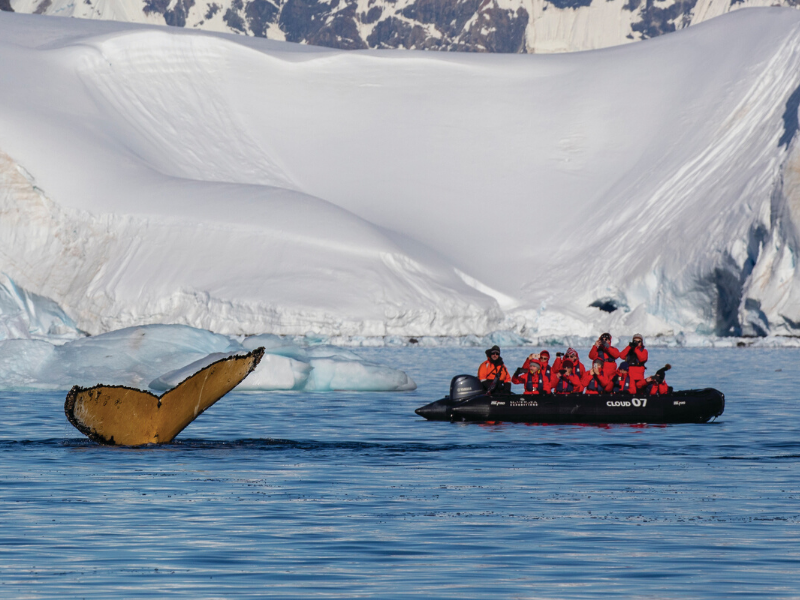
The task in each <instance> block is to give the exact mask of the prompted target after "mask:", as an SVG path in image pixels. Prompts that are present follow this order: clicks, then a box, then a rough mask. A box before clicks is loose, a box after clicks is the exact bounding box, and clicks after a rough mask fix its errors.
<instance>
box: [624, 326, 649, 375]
mask: <svg viewBox="0 0 800 600" xmlns="http://www.w3.org/2000/svg"><path fill="white" fill-rule="evenodd" d="M619 357H620V359H621V360H624V361H625V362H626V363H628V372H629V373H630V375H631V378H632V379H635V380H636V381H639V382H643V381H644V370H645V363H646V362H647V348H645V347H644V338H642V336H641V334H639V333H637V334H636V335H634V336H633V339H631V342H630V344H628V345H627V346H625V347H624V348H623V349H622V351H621V352H620V353H619Z"/></svg>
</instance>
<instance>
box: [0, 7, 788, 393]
mask: <svg viewBox="0 0 800 600" xmlns="http://www.w3.org/2000/svg"><path fill="white" fill-rule="evenodd" d="M0 39H2V40H3V42H2V45H0V78H2V80H3V81H14V82H15V85H13V86H2V87H0V215H2V218H0V272H3V273H5V274H6V275H7V277H8V278H9V280H10V281H13V282H14V285H16V286H17V287H18V289H24V290H26V291H27V293H29V294H30V295H31V296H30V297H31V298H34V297H35V298H41V299H44V300H48V301H51V302H52V305H51V307H52V310H53V311H55V310H56V309H55V308H54V307H56V306H57V307H60V308H59V310H60V311H61V313H63V317H62V316H61V314H60V313H59V314H58V318H56V313H55V312H53V313H52V315H53V317H52V318H50V317H48V318H47V319H45V320H44V321H42V322H41V323H39V322H37V321H36V319H33V320H31V321H30V324H28V323H27V322H26V321H25V320H24V319H25V318H28V317H24V318H23V321H21V322H20V321H19V320H18V319H16V318H15V317H9V318H8V319H6V320H5V323H6V326H5V331H6V333H5V335H6V337H22V338H29V339H31V340H33V341H36V339H42V338H37V336H41V335H42V334H41V332H43V331H48V332H49V331H51V330H52V331H53V332H55V333H56V334H58V332H59V331H62V332H67V333H65V334H64V335H67V334H68V333H69V332H71V331H73V330H74V331H79V332H87V333H89V334H91V335H93V336H97V335H98V334H103V333H106V332H109V331H115V330H120V329H124V328H128V327H138V326H142V325H150V324H157V323H162V324H182V325H186V326H191V327H194V328H196V329H202V330H207V331H213V332H216V333H218V334H222V335H224V336H228V337H226V339H233V338H236V339H240V338H243V337H244V336H247V335H251V334H274V335H279V336H281V339H287V338H289V339H292V340H295V341H298V342H299V339H300V338H305V339H307V340H308V342H307V343H306V344H302V343H300V346H298V347H302V348H303V351H304V352H305V351H306V350H305V348H306V346H308V347H311V346H313V345H316V344H320V343H326V341H327V343H334V344H339V343H340V342H341V341H342V340H352V341H359V343H362V344H363V345H367V344H368V343H372V342H373V341H375V340H379V339H380V340H398V339H400V338H403V339H408V338H410V337H414V338H415V339H418V340H426V341H427V340H438V339H442V338H459V339H467V338H469V336H475V337H476V338H480V339H483V338H486V337H487V336H490V335H492V334H493V332H508V333H504V334H502V336H501V337H500V338H498V339H501V340H503V341H504V342H509V343H513V342H519V341H520V340H522V341H525V340H542V339H556V338H558V339H564V338H566V337H576V338H592V336H596V335H597V333H598V332H600V331H605V330H609V331H612V332H613V333H614V334H615V335H618V336H623V335H630V334H632V333H634V332H638V333H642V334H643V335H645V336H647V337H649V338H652V337H655V336H661V337H663V338H665V339H666V338H670V339H695V338H694V336H699V337H701V338H705V339H707V340H711V339H715V338H718V337H725V336H733V337H737V336H758V337H772V338H774V337H775V336H798V335H800V266H798V263H799V261H798V256H800V245H799V244H798V240H800V233H799V232H800V212H798V208H797V207H798V206H800V200H799V199H800V185H798V175H797V174H798V173H800V168H798V165H799V164H800V136H797V135H796V134H797V131H798V129H800V127H798V106H800V93H799V92H798V89H800V71H798V69H797V68H796V66H797V64H798V63H800V12H799V11H796V10H794V9H781V8H775V9H744V10H737V11H735V12H732V13H730V14H727V15H724V16H721V17H719V18H717V19H713V20H710V21H708V22H705V23H701V24H699V25H697V26H693V27H691V28H688V29H684V30H681V31H679V32H676V33H673V34H669V35H665V36H661V37H659V38H657V39H654V40H649V41H644V42H641V43H638V44H631V45H627V46H622V47H615V48H609V49H606V50H601V51H592V52H584V53H576V54H562V55H546V56H542V55H477V54H453V53H449V54H437V53H422V52H404V51H398V52H394V51H386V52H379V51H358V52H344V51H334V50H329V49H324V48H313V47H308V46H302V45H298V44H289V43H284V42H277V41H274V40H264V39H252V38H245V37H242V36H238V37H237V36H230V35H224V34H220V33H213V32H204V31H190V30H181V29H166V28H159V27H151V26H146V25H134V24H125V23H111V22H97V21H79V20H75V19H49V18H42V17H38V16H36V15H24V14H13V13H5V12H0ZM312 138H313V143H310V141H309V140H311V139H312ZM7 305H8V306H9V308H8V310H9V311H10V312H9V313H8V314H9V315H11V314H12V313H14V314H17V315H23V314H27V313H24V311H22V312H20V310H19V306H20V304H19V303H18V302H17V301H16V300H15V301H14V303H13V305H12V304H8V303H4V304H3V307H2V309H3V311H4V313H3V314H4V315H5V314H6V312H5V311H6V306H7ZM14 311H16V312H14ZM19 323H21V324H19ZM26 328H27V330H26ZM26 331H27V332H28V333H26ZM308 334H310V335H308ZM59 335H60V334H59ZM276 343H277V342H276ZM281 344H283V342H281ZM281 344H279V345H281ZM295 345H297V344H295ZM37 351H38V352H44V350H41V349H40V350H37ZM226 351H234V350H227V349H224V348H223V349H214V350H209V351H208V352H206V353H205V354H202V355H201V354H200V353H198V354H196V355H192V356H186V357H184V358H190V359H191V360H187V362H186V363H182V364H173V363H169V364H164V365H163V366H164V368H163V369H162V370H160V371H158V372H152V371H150V370H149V369H148V370H147V373H146V374H145V373H144V372H141V373H138V372H137V374H136V377H140V376H141V377H150V379H146V380H142V381H141V382H140V383H141V384H143V385H146V384H148V383H149V382H150V381H153V380H154V379H155V378H157V377H160V376H161V375H163V374H166V373H168V372H169V371H170V370H174V369H178V368H181V367H183V366H185V365H186V364H187V363H188V362H191V361H192V360H199V359H200V358H202V357H203V356H205V355H207V354H210V353H211V352H226ZM268 352H269V350H268ZM293 352H296V350H294V349H291V348H288V347H287V348H284V349H283V350H276V351H275V352H273V353H271V354H270V355H271V356H283V358H285V359H291V360H294V361H297V362H298V363H302V364H303V365H310V366H311V367H313V363H312V361H313V360H316V359H315V358H314V357H312V356H309V355H307V354H306V355H304V354H303V352H299V353H297V354H296V355H295V354H291V353H293ZM265 360H266V359H265ZM336 360H338V359H336ZM270 361H274V365H275V368H276V369H277V368H278V363H279V362H280V364H281V366H280V369H282V373H283V374H282V375H281V376H280V377H279V380H280V385H281V386H283V387H284V389H303V388H305V386H306V385H307V384H308V385H312V384H310V383H308V382H314V383H313V385H315V386H316V385H321V386H322V387H325V386H327V385H338V384H337V383H327V381H328V378H327V377H324V378H322V379H319V380H317V377H316V376H314V375H313V370H311V371H309V372H308V377H306V374H305V370H306V368H305V367H301V366H300V365H299V364H294V363H290V362H288V363H287V362H285V361H278V359H277V358H276V359H269V361H267V363H268V364H269V363H270ZM167 362H168V361H167ZM337 364H338V363H337ZM328 368H332V367H330V365H327V366H325V367H324V368H321V369H320V371H319V372H318V375H321V374H322V373H323V371H325V372H327V371H326V370H327V369H328ZM337 368H338V367H337ZM341 368H342V369H344V370H345V371H346V370H347V369H352V368H353V367H352V365H350V364H348V361H343V362H342V363H341ZM21 369H22V370H21V371H20V372H19V377H20V378H21V379H24V378H25V377H26V375H25V374H24V373H23V372H24V370H25V369H24V368H21ZM345 371H342V373H344V372H345ZM253 375H254V376H255V377H253V380H257V373H254V374H253ZM132 377H133V376H132ZM45 379H47V380H48V381H49V380H50V379H49V378H45ZM249 379H250V378H248V380H249ZM323 379H324V381H323ZM335 381H336V378H335V377H333V376H332V377H331V378H330V382H335ZM275 382H276V383H275V385H278V379H276V380H275ZM289 386H290V387H289Z"/></svg>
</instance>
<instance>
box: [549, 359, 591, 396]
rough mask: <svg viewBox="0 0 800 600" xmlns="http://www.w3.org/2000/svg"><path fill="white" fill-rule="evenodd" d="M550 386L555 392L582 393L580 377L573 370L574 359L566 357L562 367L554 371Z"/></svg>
mask: <svg viewBox="0 0 800 600" xmlns="http://www.w3.org/2000/svg"><path fill="white" fill-rule="evenodd" d="M550 387H551V388H552V389H553V393H554V394H580V393H581V392H582V391H583V385H581V380H580V378H579V377H578V376H577V375H575V373H573V372H572V361H570V360H566V359H564V360H563V361H562V362H561V369H559V370H558V371H555V372H554V373H553V377H552V378H551V379H550Z"/></svg>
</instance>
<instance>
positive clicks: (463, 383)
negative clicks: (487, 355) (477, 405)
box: [414, 375, 486, 421]
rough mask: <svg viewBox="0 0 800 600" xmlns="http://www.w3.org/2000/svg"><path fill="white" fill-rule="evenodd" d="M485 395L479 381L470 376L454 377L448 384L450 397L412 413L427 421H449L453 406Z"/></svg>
mask: <svg viewBox="0 0 800 600" xmlns="http://www.w3.org/2000/svg"><path fill="white" fill-rule="evenodd" d="M485 393H486V390H484V389H483V384H482V383H481V380H480V379H478V378H477V377H473V376H472V375H456V376H455V377H453V380H452V381H451V382H450V395H449V396H447V397H445V398H442V399H441V400H437V401H436V402H431V403H430V404H426V405H425V406H421V407H419V408H418V409H417V410H415V411H414V412H415V413H417V414H418V415H419V416H420V417H425V418H426V419H428V420H429V421H449V420H450V418H451V414H452V409H453V407H454V406H456V405H457V406H461V405H462V403H463V402H466V401H467V400H470V399H472V398H477V397H478V396H481V395H483V394H485Z"/></svg>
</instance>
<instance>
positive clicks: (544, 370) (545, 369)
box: [522, 358, 550, 379]
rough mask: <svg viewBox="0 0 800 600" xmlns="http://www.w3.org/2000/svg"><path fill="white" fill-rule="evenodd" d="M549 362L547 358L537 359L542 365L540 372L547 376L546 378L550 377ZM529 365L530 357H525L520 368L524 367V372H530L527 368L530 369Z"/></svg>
mask: <svg viewBox="0 0 800 600" xmlns="http://www.w3.org/2000/svg"><path fill="white" fill-rule="evenodd" d="M549 362H550V359H549V358H548V359H547V360H544V359H539V366H540V367H542V373H544V376H545V377H547V378H548V379H550V365H549V364H548V363H549ZM530 366H531V359H530V358H526V359H525V362H524V363H523V364H522V368H523V369H525V372H526V373H530V371H529V370H528V369H530Z"/></svg>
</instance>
